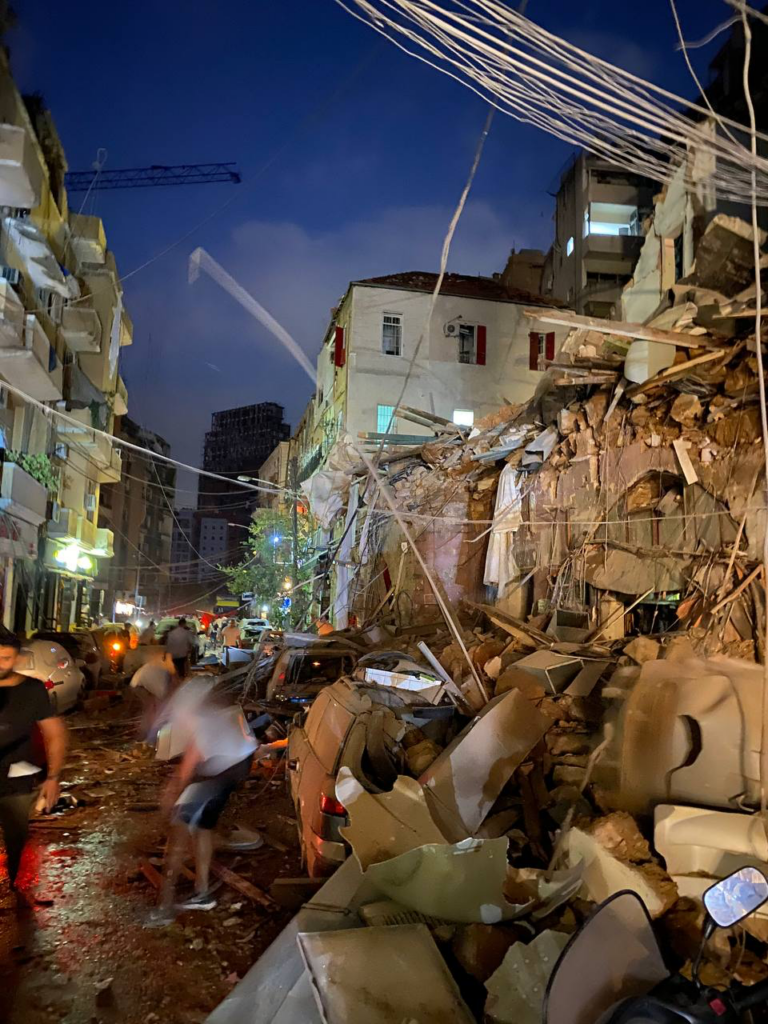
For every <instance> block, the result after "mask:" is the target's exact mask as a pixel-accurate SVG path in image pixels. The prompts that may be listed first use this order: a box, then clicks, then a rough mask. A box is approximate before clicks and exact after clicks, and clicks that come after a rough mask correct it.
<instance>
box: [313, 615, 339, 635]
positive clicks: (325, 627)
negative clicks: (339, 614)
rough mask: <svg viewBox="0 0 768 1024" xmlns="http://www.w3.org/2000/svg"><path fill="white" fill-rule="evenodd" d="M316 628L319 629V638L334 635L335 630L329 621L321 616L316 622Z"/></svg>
mask: <svg viewBox="0 0 768 1024" xmlns="http://www.w3.org/2000/svg"><path fill="white" fill-rule="evenodd" d="M315 627H316V629H317V635H318V636H328V634H329V633H334V632H335V630H334V628H333V626H332V625H331V623H330V622H329V621H328V619H326V618H325V616H322V615H321V616H320V618H319V619H316V620H315Z"/></svg>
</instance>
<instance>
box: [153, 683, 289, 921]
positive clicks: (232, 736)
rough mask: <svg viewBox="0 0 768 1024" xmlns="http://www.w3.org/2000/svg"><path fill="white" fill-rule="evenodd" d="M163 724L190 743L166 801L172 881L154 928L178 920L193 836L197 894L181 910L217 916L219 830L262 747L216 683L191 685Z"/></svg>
mask: <svg viewBox="0 0 768 1024" xmlns="http://www.w3.org/2000/svg"><path fill="white" fill-rule="evenodd" d="M163 718H164V719H166V720H167V721H168V723H169V724H170V726H171V728H172V729H173V730H174V741H176V742H178V740H179V738H181V739H182V741H183V743H184V754H183V757H182V759H181V764H180V765H179V766H178V768H177V770H176V773H175V775H174V777H173V778H172V779H171V781H170V782H169V784H168V787H167V789H166V791H165V794H164V796H163V801H162V807H163V810H164V811H165V812H166V813H168V814H169V815H170V818H171V823H172V826H173V830H172V833H171V838H170V843H169V849H168V856H167V860H166V875H165V879H164V882H163V889H162V893H161V902H160V906H159V907H157V908H156V909H155V912H154V913H153V915H152V917H151V919H150V923H151V924H165V923H167V922H168V921H169V920H172V917H173V913H172V907H173V896H174V891H175V888H176V879H177V877H178V874H179V870H180V869H181V865H182V863H183V859H184V856H185V853H186V849H187V842H188V837H189V836H190V835H191V836H192V838H193V841H194V848H195V894H194V896H192V897H191V898H190V899H188V900H185V901H184V902H183V903H181V904H179V909H181V910H212V909H213V907H215V906H216V900H215V899H213V897H212V896H211V895H210V893H209V882H210V867H211V860H212V857H213V830H214V829H215V828H216V825H217V823H218V821H219V818H220V816H221V813H222V811H223V810H224V807H225V806H226V803H227V800H228V799H229V797H230V795H231V794H232V793H233V792H234V790H235V789H236V788H237V786H238V784H239V783H240V782H242V781H243V780H244V779H246V778H247V777H248V775H249V774H250V770H251V761H252V759H253V755H254V752H255V751H256V750H257V748H258V749H259V750H260V751H268V750H271V749H272V747H271V745H269V744H266V745H261V746H260V745H259V743H258V741H257V740H256V738H255V737H254V735H253V733H252V732H251V728H250V726H249V725H248V722H247V721H246V719H245V716H244V714H243V711H242V708H241V707H240V706H239V705H238V704H233V703H232V695H231V693H229V692H227V691H226V690H221V689H217V688H216V687H215V679H214V678H213V677H210V678H209V679H207V680H206V679H205V677H202V678H200V677H199V678H198V679H194V680H190V682H188V683H186V684H184V685H183V686H181V687H180V688H179V689H178V691H177V692H176V693H175V694H174V696H173V697H172V699H171V700H170V701H169V703H168V705H167V706H166V708H165V710H164V713H163Z"/></svg>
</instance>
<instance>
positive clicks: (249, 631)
mask: <svg viewBox="0 0 768 1024" xmlns="http://www.w3.org/2000/svg"><path fill="white" fill-rule="evenodd" d="M268 629H272V626H271V624H270V622H269V619H241V620H240V639H241V640H250V641H251V642H252V643H253V645H254V647H255V646H256V645H257V644H258V642H259V640H260V639H261V634H262V633H264V632H266V631H267V630H268Z"/></svg>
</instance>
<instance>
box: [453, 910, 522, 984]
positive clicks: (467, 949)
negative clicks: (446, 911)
mask: <svg viewBox="0 0 768 1024" xmlns="http://www.w3.org/2000/svg"><path fill="white" fill-rule="evenodd" d="M525 935H526V932H525V931H524V930H523V929H522V928H515V926H514V925H500V924H467V925H464V926H463V927H462V928H459V929H458V930H457V933H456V935H455V937H454V940H453V942H452V943H451V950H452V952H453V955H454V956H455V957H456V959H457V960H458V962H459V963H460V964H461V966H462V967H463V968H464V970H465V971H466V972H467V974H470V975H471V976H472V977H473V978H476V979H477V980H478V981H483V982H485V981H487V980H488V978H490V976H491V975H492V974H493V973H494V971H497V970H498V969H499V967H500V966H501V963H502V961H503V960H504V957H505V956H506V954H507V951H508V950H509V948H510V946H512V945H514V943H515V942H519V941H520V940H521V939H523V938H524V937H525Z"/></svg>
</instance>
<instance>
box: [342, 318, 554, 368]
mask: <svg viewBox="0 0 768 1024" xmlns="http://www.w3.org/2000/svg"><path fill="white" fill-rule="evenodd" d="M552 337H554V335H552ZM346 361H347V353H346V350H345V348H344V328H343V327H337V328H336V339H335V343H334V349H333V362H334V365H335V366H343V365H344V363H345V362H346Z"/></svg>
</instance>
